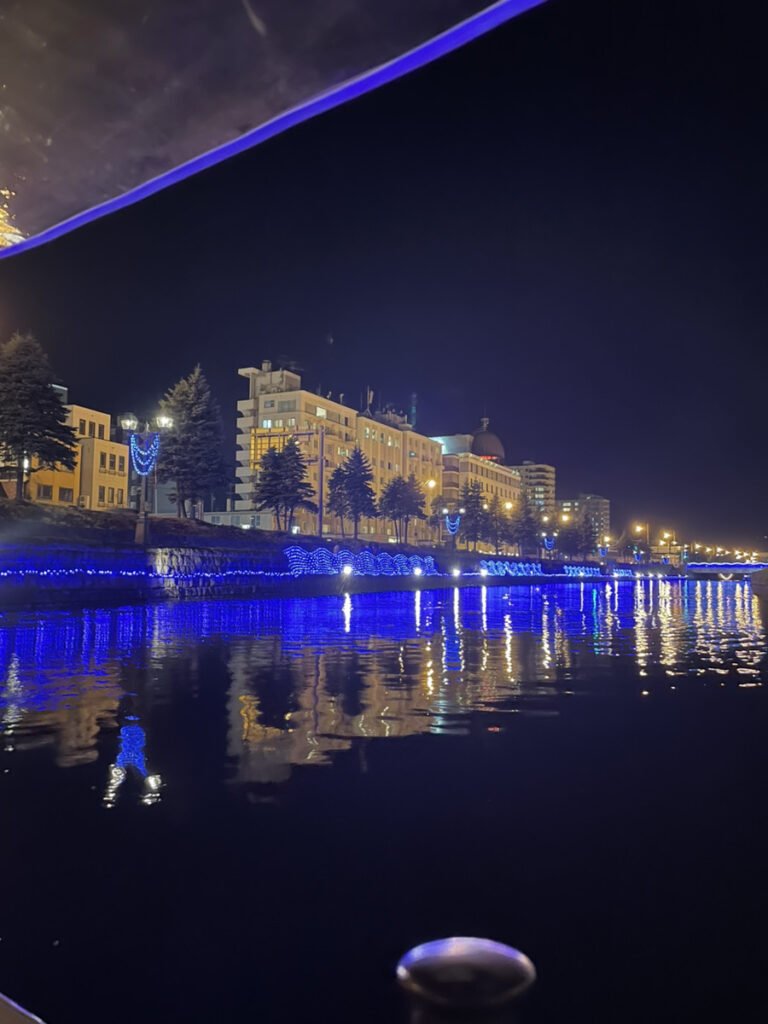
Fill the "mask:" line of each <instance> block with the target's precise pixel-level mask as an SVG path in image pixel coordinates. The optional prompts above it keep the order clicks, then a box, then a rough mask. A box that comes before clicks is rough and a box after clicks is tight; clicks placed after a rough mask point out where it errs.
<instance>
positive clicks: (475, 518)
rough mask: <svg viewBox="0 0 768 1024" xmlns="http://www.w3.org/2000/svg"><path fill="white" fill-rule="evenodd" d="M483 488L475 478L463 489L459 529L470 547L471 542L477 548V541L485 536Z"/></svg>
mask: <svg viewBox="0 0 768 1024" xmlns="http://www.w3.org/2000/svg"><path fill="white" fill-rule="evenodd" d="M483 504H484V501H483V488H482V487H481V486H480V484H479V482H478V481H477V480H475V481H474V482H473V483H471V484H469V483H467V484H464V486H463V487H462V489H461V508H463V509H464V511H463V512H461V513H460V514H461V524H460V526H459V531H460V533H461V536H462V538H463V540H464V543H465V544H466V545H467V547H469V544H470V542H472V543H474V545H475V548H477V542H478V541H479V540H480V539H481V537H482V536H483V529H484V526H485V510H484V509H483Z"/></svg>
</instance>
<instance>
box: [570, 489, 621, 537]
mask: <svg viewBox="0 0 768 1024" xmlns="http://www.w3.org/2000/svg"><path fill="white" fill-rule="evenodd" d="M557 517H558V521H559V522H560V523H561V524H567V523H569V522H574V523H583V522H589V524H590V526H591V528H592V533H593V535H594V536H595V537H596V538H598V540H602V538H604V537H609V536H610V534H611V503H610V501H609V499H608V498H604V497H602V495H600V494H580V495H579V496H578V498H561V499H560V500H559V501H558V502H557Z"/></svg>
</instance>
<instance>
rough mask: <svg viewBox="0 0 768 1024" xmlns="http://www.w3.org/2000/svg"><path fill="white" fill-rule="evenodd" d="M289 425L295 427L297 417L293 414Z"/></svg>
mask: <svg viewBox="0 0 768 1024" xmlns="http://www.w3.org/2000/svg"><path fill="white" fill-rule="evenodd" d="M288 426H289V427H295V426H296V417H295V416H291V417H290V419H289V420H288Z"/></svg>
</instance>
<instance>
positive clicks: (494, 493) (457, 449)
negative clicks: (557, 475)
mask: <svg viewBox="0 0 768 1024" xmlns="http://www.w3.org/2000/svg"><path fill="white" fill-rule="evenodd" d="M488 426H489V420H488V419H487V418H484V419H483V420H482V421H481V425H480V427H479V428H478V429H477V430H476V431H475V432H474V433H472V434H446V435H443V436H441V437H433V438H432V440H433V441H436V442H437V443H438V444H439V445H440V449H441V451H442V457H443V491H442V496H443V498H444V499H445V502H446V505H447V506H448V507H449V508H451V509H454V508H457V507H458V506H459V504H460V501H461V495H462V493H463V491H464V487H465V486H467V485H468V484H469V485H471V484H474V483H478V484H480V486H481V488H482V490H483V494H484V495H485V496H486V498H487V499H488V500H489V501H491V500H493V498H494V497H498V498H499V500H500V501H501V503H502V507H503V508H504V510H505V511H506V512H513V511H514V510H516V509H517V508H519V506H520V503H521V501H522V479H521V476H520V473H519V471H518V470H517V469H516V468H513V467H511V466H505V465H504V464H503V462H504V454H505V453H504V446H503V445H502V443H501V441H500V439H499V438H498V437H497V435H496V434H494V433H493V431H491V430H489V429H488Z"/></svg>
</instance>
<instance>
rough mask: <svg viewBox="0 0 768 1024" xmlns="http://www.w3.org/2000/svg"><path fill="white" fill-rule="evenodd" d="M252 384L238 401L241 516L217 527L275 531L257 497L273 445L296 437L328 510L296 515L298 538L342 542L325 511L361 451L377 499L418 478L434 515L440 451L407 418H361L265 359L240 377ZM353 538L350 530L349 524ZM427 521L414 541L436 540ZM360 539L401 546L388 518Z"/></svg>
mask: <svg viewBox="0 0 768 1024" xmlns="http://www.w3.org/2000/svg"><path fill="white" fill-rule="evenodd" d="M238 373H239V374H240V376H241V377H245V378H246V379H247V381H248V397H247V398H245V399H243V400H242V401H240V402H238V403H237V412H238V419H237V431H238V438H237V452H236V459H237V470H236V472H237V478H238V482H237V485H236V494H237V505H236V511H235V512H234V513H231V514H227V515H224V514H221V515H218V516H215V515H212V516H209V517H208V518H210V519H211V520H212V521H214V522H215V521H216V520H219V521H221V522H224V521H226V522H228V523H232V524H233V525H240V526H253V527H255V528H258V529H267V530H269V529H273V528H274V523H273V517H272V515H271V514H270V513H269V512H268V511H257V510H256V509H255V508H254V503H253V491H254V487H255V483H256V477H257V473H258V467H259V464H260V461H261V457H262V455H263V454H264V453H265V452H266V451H267V450H268V449H269V448H271V447H278V448H279V447H281V446H282V445H284V444H285V443H286V441H287V440H288V438H289V437H295V438H296V440H297V441H298V443H299V444H300V445H301V448H302V450H303V452H304V454H305V455H306V457H307V459H308V463H309V470H308V476H309V482H310V483H311V484H312V487H313V488H314V491H315V499H314V500H315V501H316V502H317V503H318V504H320V505H322V506H323V511H322V514H321V515H320V516H316V515H310V514H308V513H305V512H300V513H298V514H297V522H296V525H297V528H298V532H301V533H307V534H317V533H318V532H320V530H319V527H320V528H321V532H322V534H323V535H324V536H331V537H338V536H341V533H342V524H341V522H340V521H339V520H338V519H337V518H335V517H333V516H330V515H328V514H327V513H326V512H325V508H324V506H325V503H326V502H327V495H328V480H329V479H330V476H331V474H332V473H333V471H334V469H336V467H337V466H340V465H341V464H342V463H343V462H344V461H345V459H346V458H347V457H348V456H349V455H350V453H351V452H352V451H353V450H354V449H355V448H356V447H359V448H360V449H361V450H362V452H363V453H364V454H365V456H366V457H367V459H368V461H369V462H370V465H371V469H372V471H373V487H374V490H375V492H376V496H377V498H378V497H380V496H381V493H382V491H383V490H384V488H385V487H386V485H387V484H388V483H389V481H390V480H393V479H394V478H395V477H397V476H404V477H408V476H410V475H411V474H413V475H414V476H415V477H416V479H417V481H418V482H419V484H420V485H421V487H422V490H423V491H424V495H425V499H426V502H425V508H426V511H427V512H428V511H429V503H430V495H432V494H435V495H436V494H440V493H441V488H442V460H441V450H440V445H439V444H438V443H437V442H435V441H433V440H431V439H430V438H428V437H423V436H422V435H420V434H417V433H416V432H415V431H414V430H413V429H412V428H411V425H410V424H409V423H408V421H407V419H406V417H405V416H402V415H398V414H396V413H392V412H387V413H372V412H370V411H368V410H366V412H364V413H361V412H357V411H356V410H355V409H353V408H351V407H350V406H348V405H345V404H344V401H343V398H344V396H343V395H339V397H338V400H336V399H333V398H331V397H330V395H328V396H323V395H316V394H312V393H311V392H309V391H305V390H304V389H303V388H302V386H301V377H300V376H299V375H298V374H297V373H293V372H292V371H290V370H273V369H272V364H271V363H270V362H269V361H268V360H265V361H264V362H263V363H262V365H261V368H259V369H257V368H255V367H247V368H245V369H241V370H239V371H238ZM346 533H347V535H348V534H349V524H347V526H346ZM430 534H431V529H430V527H429V526H428V524H427V523H426V522H416V523H412V524H411V528H410V531H409V540H410V541H413V542H418V541H423V540H427V539H429V538H430ZM359 535H360V537H361V538H363V539H368V540H374V541H377V542H387V541H389V540H394V526H393V524H392V523H391V522H388V521H387V520H384V519H364V520H362V521H361V523H360V531H359Z"/></svg>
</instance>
